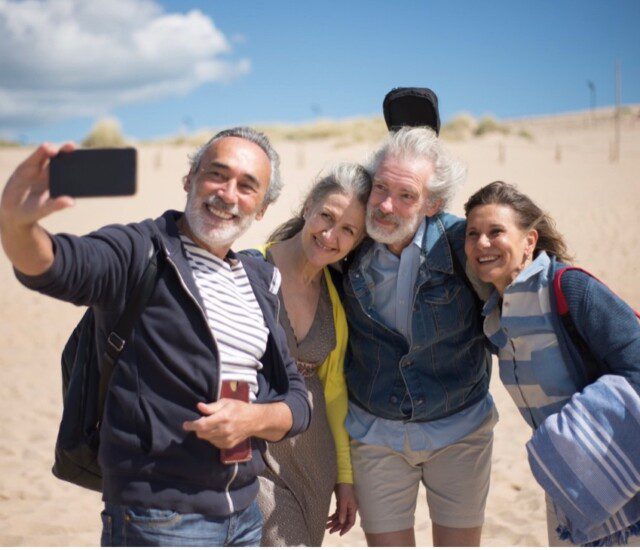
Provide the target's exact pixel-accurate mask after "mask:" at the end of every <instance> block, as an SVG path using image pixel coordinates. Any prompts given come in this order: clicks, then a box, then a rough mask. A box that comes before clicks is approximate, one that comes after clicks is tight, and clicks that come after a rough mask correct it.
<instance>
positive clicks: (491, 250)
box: [464, 204, 538, 294]
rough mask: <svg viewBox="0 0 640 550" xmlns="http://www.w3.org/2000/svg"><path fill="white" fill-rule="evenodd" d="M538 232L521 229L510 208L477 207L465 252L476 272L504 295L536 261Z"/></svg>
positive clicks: (470, 217) (469, 225)
mask: <svg viewBox="0 0 640 550" xmlns="http://www.w3.org/2000/svg"><path fill="white" fill-rule="evenodd" d="M537 241H538V232H537V231H536V230H535V229H529V230H526V229H521V228H520V226H519V225H518V223H517V218H516V213H515V211H514V210H513V208H511V207H510V206H506V205H502V204H485V205H482V206H476V207H475V208H474V209H473V210H471V212H469V215H468V217H467V232H466V238H465V244H464V250H465V253H466V255H467V261H468V262H469V265H470V267H471V269H472V270H473V272H474V273H475V274H476V275H477V276H478V277H479V278H480V280H482V281H484V282H485V283H492V284H493V285H494V286H495V287H496V288H497V289H498V292H500V294H503V293H504V290H505V288H507V286H509V284H511V282H513V280H514V279H515V278H516V277H517V276H518V273H520V272H521V271H522V270H523V269H524V268H525V267H526V266H527V265H528V264H529V263H531V261H532V259H533V251H534V249H535V246H536V243H537Z"/></svg>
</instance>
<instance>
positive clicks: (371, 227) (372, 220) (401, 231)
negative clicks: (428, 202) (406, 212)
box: [366, 208, 423, 244]
mask: <svg viewBox="0 0 640 550" xmlns="http://www.w3.org/2000/svg"><path fill="white" fill-rule="evenodd" d="M377 217H378V218H383V219H385V220H389V221H392V222H394V223H395V224H397V226H396V228H395V229H391V230H389V229H385V228H383V227H380V225H378V224H377V223H376V218H377ZM422 217H423V215H422V214H421V213H420V212H418V213H416V214H415V216H413V217H412V218H410V219H408V220H405V219H403V218H401V217H399V216H394V215H393V214H387V215H384V214H382V213H381V212H380V211H379V210H378V209H377V208H367V217H366V224H367V233H368V234H369V237H371V238H372V239H373V240H374V241H376V242H379V243H382V244H395V243H400V242H404V241H407V240H411V238H412V237H413V236H414V235H415V233H416V231H417V230H418V226H419V225H420V222H421V221H422Z"/></svg>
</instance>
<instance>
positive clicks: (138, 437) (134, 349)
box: [0, 128, 311, 546]
mask: <svg viewBox="0 0 640 550" xmlns="http://www.w3.org/2000/svg"><path fill="white" fill-rule="evenodd" d="M72 149H73V146H72V145H71V144H67V145H65V146H63V147H62V150H64V151H70V150H72ZM57 153H58V149H57V148H56V147H53V146H51V145H48V144H44V145H42V146H40V147H39V148H38V149H37V150H36V151H35V152H34V153H33V154H32V155H31V156H30V157H29V158H27V159H26V160H25V161H24V162H23V163H22V164H21V165H20V166H18V168H17V169H16V170H15V172H14V173H13V175H12V176H11V178H10V179H9V181H8V183H7V185H6V187H5V189H4V192H3V195H2V200H1V202H0V232H1V236H2V245H3V248H4V250H5V252H6V254H7V256H8V257H9V259H10V260H11V262H12V263H13V266H14V268H15V271H16V276H17V277H18V279H19V280H20V281H21V282H22V283H23V284H24V285H25V286H27V287H28V288H31V289H33V290H37V291H39V292H41V293H43V294H46V295H48V296H52V297H54V298H58V299H61V300H65V301H68V302H72V303H74V304H84V305H87V306H90V307H92V308H93V309H94V315H95V322H96V326H97V331H96V332H97V334H109V333H110V332H111V330H112V328H113V326H114V324H115V321H116V320H117V319H118V317H119V316H120V314H121V312H122V311H123V310H124V306H125V304H126V301H127V298H128V296H129V295H130V293H131V291H132V289H133V288H135V286H136V284H137V282H138V281H139V280H140V278H141V275H142V273H143V272H144V270H145V267H146V265H147V263H148V258H149V250H150V248H151V246H152V244H151V243H152V242H153V241H155V242H156V243H158V244H157V246H158V247H159V261H160V262H161V264H163V268H162V269H161V270H160V275H159V278H158V281H157V283H156V286H155V290H154V292H153V295H152V296H151V298H150V300H149V303H148V305H147V306H146V308H145V310H144V311H143V313H142V315H141V316H140V318H139V320H138V322H137V323H136V325H135V327H134V330H133V335H132V337H131V338H130V339H129V341H128V342H127V343H126V345H125V346H124V349H123V350H122V353H121V355H120V358H119V361H118V365H117V368H116V369H115V371H114V374H113V376H112V378H111V383H110V386H109V390H108V395H107V399H106V403H105V410H104V416H103V421H102V424H101V429H100V452H99V462H100V465H101V468H102V474H103V500H104V502H105V509H104V512H103V513H102V522H103V531H102V541H101V542H102V545H103V546H185V545H186V546H259V544H260V539H261V531H262V517H261V515H260V511H259V509H258V507H257V504H256V503H255V497H256V495H257V492H258V488H259V482H258V479H257V475H258V474H259V473H260V472H261V471H262V470H263V469H264V462H263V461H262V454H261V452H260V451H262V450H263V449H264V446H265V440H269V441H277V440H279V439H282V438H283V437H285V436H293V435H295V434H297V433H300V432H302V431H304V430H305V429H306V428H307V426H308V424H309V419H310V412H311V410H310V404H309V402H308V399H307V391H306V388H305V384H304V381H303V380H302V378H301V377H300V375H299V374H298V369H297V367H296V364H295V362H294V361H293V360H292V359H291V357H290V355H289V352H288V348H287V340H286V337H285V335H284V333H283V331H282V329H281V328H280V325H279V323H278V319H277V311H278V298H277V293H278V287H279V284H280V276H279V273H278V272H277V270H275V269H274V268H273V267H271V265H270V264H269V263H267V262H265V261H264V260H262V259H257V258H255V257H252V256H245V255H243V254H235V253H234V252H233V251H232V250H231V245H232V244H233V242H234V241H235V240H236V239H237V238H238V237H239V236H240V235H241V234H242V233H243V232H244V231H245V230H246V229H247V228H248V227H249V226H250V224H251V223H252V221H253V220H255V219H257V220H259V219H260V218H262V216H263V215H264V212H265V210H266V208H267V207H268V205H269V204H270V203H271V202H273V201H274V200H276V198H277V197H278V195H279V193H280V190H281V187H282V183H281V180H280V173H279V157H278V154H277V153H276V152H275V151H274V150H273V148H272V147H271V145H270V143H269V141H268V139H267V138H266V137H265V136H264V135H262V134H260V133H258V132H256V131H254V130H252V129H250V128H233V129H230V130H225V131H223V132H220V133H219V134H217V135H216V136H214V137H213V138H212V139H211V140H210V141H209V142H208V143H207V144H205V145H204V146H203V147H202V148H201V149H200V150H199V151H198V152H197V153H196V155H195V156H194V157H193V159H192V164H191V169H190V171H189V174H188V175H187V176H185V178H184V188H185V190H186V191H187V192H188V198H187V205H186V209H185V212H184V214H183V213H181V212H176V211H168V212H165V213H164V214H163V215H162V216H161V217H160V218H157V219H156V220H146V221H143V222H141V223H133V224H130V225H126V226H122V225H113V226H108V227H105V228H103V229H100V230H98V231H96V232H94V233H91V234H89V235H86V236H84V237H77V236H74V235H68V234H58V235H50V234H49V233H48V232H47V231H46V230H45V229H44V228H43V227H42V226H41V225H40V224H39V220H40V219H42V218H44V217H46V216H47V215H49V214H50V213H52V212H54V211H56V210H61V209H64V208H67V207H70V206H72V205H73V199H72V198H71V197H59V198H55V199H54V198H51V197H50V196H49V176H48V165H49V160H50V159H51V158H52V157H53V156H55V155H56V154H57ZM90 183H91V182H87V185H90ZM225 381H227V382H228V383H238V382H246V383H247V384H248V388H249V396H250V399H249V403H245V402H243V401H240V400H235V399H226V398H220V397H219V391H220V390H219V389H220V387H221V385H222V384H223V382H225ZM247 438H251V442H252V446H253V449H254V450H253V453H252V454H251V458H250V459H249V460H248V461H245V462H235V463H233V464H225V463H223V462H222V460H221V452H220V451H221V450H222V449H231V448H233V447H235V446H236V445H237V444H238V443H241V442H243V441H244V440H246V439H247Z"/></svg>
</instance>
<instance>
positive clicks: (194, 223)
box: [184, 185, 257, 248]
mask: <svg viewBox="0 0 640 550" xmlns="http://www.w3.org/2000/svg"><path fill="white" fill-rule="evenodd" d="M204 202H205V203H207V204H209V205H211V206H213V207H214V208H215V209H216V210H222V211H223V212H227V213H229V214H233V215H234V216H238V215H239V214H240V209H239V208H238V205H236V206H234V207H232V208H229V206H227V205H226V204H225V203H224V202H223V201H222V200H220V199H219V198H218V197H217V196H215V195H211V196H209V197H208V198H207V199H206V200H205V201H204ZM256 214H257V213H253V214H251V215H247V216H244V217H242V218H233V219H231V220H228V221H222V220H221V221H220V222H219V223H218V224H217V225H216V226H212V220H211V219H210V218H209V217H208V216H207V214H205V213H204V212H202V202H201V201H200V200H198V199H197V198H196V194H195V186H194V185H192V186H191V188H190V189H189V193H188V195H187V205H186V207H185V211H184V215H185V217H186V220H187V223H188V224H189V228H190V229H191V231H192V232H193V234H194V235H195V236H196V237H197V238H198V239H199V240H201V241H202V242H203V243H205V244H206V245H207V246H210V247H211V248H217V247H219V246H231V245H232V244H233V243H234V242H235V241H236V240H237V239H238V238H239V237H240V236H241V235H242V234H243V233H245V232H246V231H247V229H249V227H250V226H251V224H252V223H253V221H254V220H255V219H256Z"/></svg>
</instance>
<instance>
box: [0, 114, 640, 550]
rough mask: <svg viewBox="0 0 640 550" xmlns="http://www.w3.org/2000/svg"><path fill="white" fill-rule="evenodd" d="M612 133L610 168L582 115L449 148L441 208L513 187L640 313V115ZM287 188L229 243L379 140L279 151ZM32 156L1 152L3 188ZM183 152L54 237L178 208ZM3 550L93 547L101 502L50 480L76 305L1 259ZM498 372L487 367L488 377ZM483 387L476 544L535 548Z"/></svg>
mask: <svg viewBox="0 0 640 550" xmlns="http://www.w3.org/2000/svg"><path fill="white" fill-rule="evenodd" d="M633 111H634V113H636V114H635V115H634V117H627V118H625V120H624V124H623V125H622V129H621V150H620V158H619V160H618V162H613V163H612V162H610V158H609V157H610V144H611V141H612V140H613V129H612V123H611V121H610V120H608V119H604V118H603V119H602V120H598V121H596V122H590V121H589V119H588V114H587V113H575V114H571V115H566V116H565V117H547V118H539V119H528V120H523V121H520V122H518V123H514V124H515V125H516V127H517V126H518V125H520V126H522V127H523V128H527V130H528V131H529V133H530V134H531V135H532V136H533V139H529V138H526V137H522V136H518V135H516V134H515V133H514V134H511V135H500V134H491V135H486V136H483V137H479V138H473V139H468V140H462V141H452V142H449V146H450V148H451V149H452V150H453V151H454V152H455V153H456V154H457V155H458V156H460V157H461V158H462V159H463V160H465V162H466V163H467V164H468V167H469V177H468V180H467V184H466V185H465V187H464V188H463V190H462V192H461V193H460V195H459V196H458V197H457V198H456V200H455V202H454V204H453V206H452V208H451V211H452V212H453V213H454V214H458V215H462V204H463V203H464V201H465V200H466V198H467V197H468V196H469V195H470V194H471V193H472V192H473V191H475V190H476V189H478V188H479V187H481V186H483V185H485V184H487V183H489V182H491V181H493V180H496V179H501V180H505V181H507V182H510V183H516V184H518V186H519V187H520V188H521V189H522V190H523V191H524V192H526V193H528V194H529V195H530V196H532V197H533V198H534V200H536V201H537V202H538V203H539V204H540V205H542V206H543V207H544V208H546V209H547V210H548V211H549V212H550V213H551V215H552V216H553V217H554V218H555V220H556V221H557V224H558V227H559V229H560V231H561V232H562V233H564V235H565V236H566V238H567V241H568V244H569V247H570V249H571V251H572V252H573V253H574V254H575V258H576V264H578V265H580V266H583V267H585V268H587V269H589V270H590V271H591V272H592V273H594V274H595V275H596V276H598V277H599V278H601V279H602V280H604V281H605V282H606V283H607V284H608V285H609V286H610V287H611V288H612V289H614V290H615V291H616V292H617V293H619V295H620V296H621V297H622V298H624V299H625V300H627V301H628V302H629V303H630V304H631V305H632V306H633V307H634V308H636V309H640V285H639V284H638V273H640V255H639V254H638V249H639V248H640V222H639V221H638V220H639V216H640V184H639V182H638V177H639V176H638V174H640V118H638V115H637V113H638V107H637V106H634V107H633ZM275 146H276V148H277V149H278V151H279V152H280V154H281V156H282V163H283V166H282V170H283V176H284V179H285V189H284V192H283V194H282V196H281V198H280V199H279V201H278V202H277V203H276V204H275V205H272V206H271V207H270V208H269V209H268V211H267V214H266V216H265V218H264V220H263V221H261V222H257V223H255V224H254V225H253V226H252V228H251V229H250V230H249V232H248V233H247V234H246V235H244V236H243V237H242V238H241V240H240V241H239V242H238V243H237V246H236V247H235V248H237V249H240V248H244V247H249V246H255V245H258V244H260V243H261V242H262V240H263V239H264V238H265V237H266V235H267V234H268V232H269V231H270V230H271V229H272V228H273V227H275V226H276V225H277V224H278V223H280V222H282V221H283V220H285V219H286V218H287V217H288V216H289V215H290V214H291V212H292V211H293V209H294V208H296V207H297V205H298V203H299V200H300V197H301V196H303V194H304V191H305V189H306V187H307V186H308V184H309V183H310V182H311V181H312V180H313V178H314V177H315V176H316V175H317V174H318V173H319V172H320V171H321V170H322V168H323V167H326V166H328V165H329V164H330V163H332V162H334V161H341V160H351V161H363V160H364V159H365V158H366V155H367V153H368V152H369V151H371V150H372V149H373V148H374V147H375V142H371V141H367V140H365V141H356V142H351V143H344V140H342V141H341V142H340V143H338V141H337V140H335V139H324V140H309V141H299V142H292V141H276V142H275ZM29 151H30V149H28V148H4V149H0V182H2V185H4V182H5V181H6V180H7V178H8V176H9V174H10V173H11V172H12V170H13V168H14V167H15V166H16V165H17V164H18V163H19V162H20V160H22V159H23V158H24V157H25V156H26V155H27V154H28V152H29ZM190 152H192V148H190V147H186V146H169V145H144V146H140V147H139V172H138V176H139V192H138V194H137V195H136V197H134V198H117V199H85V200H79V201H78V202H77V205H76V206H75V207H74V208H72V209H70V210H67V211H64V212H61V213H57V214H55V215H53V216H51V217H50V218H48V219H47V220H46V221H45V224H44V225H45V226H46V228H47V229H48V230H50V231H52V232H58V231H66V232H72V233H77V234H83V233H86V232H88V231H90V230H92V229H96V228H98V227H101V226H103V225H106V224H109V223H120V222H131V221H138V220H141V219H144V218H149V217H156V216H158V215H159V214H160V213H162V212H163V211H164V210H166V209H168V208H175V209H182V207H183V206H184V201H185V195H184V191H183V190H182V185H181V178H182V176H183V175H184V174H185V173H186V172H187V169H188V168H187V167H188V162H187V155H188V154H189V153H190ZM0 311H1V312H2V313H1V315H0V376H1V380H2V383H1V384H0V429H1V431H2V434H3V437H2V439H1V440H0V545H3V546H41V545H45V546H95V545H98V543H99V538H100V518H99V513H100V510H101V501H100V496H99V495H98V494H97V493H92V492H90V491H86V490H83V489H79V488H76V487H75V486H72V485H69V484H67V483H63V482H61V481H58V480H57V479H55V478H54V477H53V475H52V474H51V472H50V469H51V464H52V458H53V449H54V442H55V436H56V432H57V426H58V423H59V418H60V413H61V377H60V367H59V356H60V352H61V350H62V347H63V345H64V342H65V341H66V339H67V337H68V335H69V334H70V332H71V330H72V329H73V327H74V326H75V323H76V322H77V321H78V320H79V318H80V316H81V314H82V312H83V309H81V308H76V307H74V306H72V305H69V304H64V303H61V302H57V301H54V300H52V299H49V298H45V297H42V296H40V295H37V294H35V293H33V292H30V291H27V290H26V289H24V288H23V287H21V286H20V285H19V284H18V282H17V281H16V280H15V278H14V276H13V273H12V269H11V266H10V264H9V262H8V261H7V259H6V258H5V257H4V255H0ZM496 373H497V371H496V370H495V369H494V374H496ZM491 390H492V393H493V396H494V398H495V401H496V404H497V407H498V410H499V413H500V421H499V423H498V425H497V426H496V430H495V446H494V453H493V469H492V480H491V489H490V493H489V500H488V503H487V511H486V522H485V526H484V531H483V537H482V544H483V545H486V546H544V545H546V543H547V538H546V525H545V512H544V498H543V493H542V491H541V490H540V489H539V488H538V486H537V485H536V483H535V482H534V480H533V478H532V476H531V474H530V472H529V468H528V464H527V460H526V452H525V449H524V444H525V442H526V441H527V440H528V438H529V437H530V432H529V429H528V428H527V425H526V424H525V422H524V421H523V420H522V419H521V418H520V416H519V414H518V413H517V410H516V409H515V407H514V405H513V404H512V403H511V401H510V398H509V397H508V395H507V394H506V392H505V391H504V389H503V388H502V386H501V384H500V381H499V379H498V377H497V375H495V376H494V378H493V380H492V386H491ZM416 532H417V542H418V544H419V545H430V544H431V535H430V525H429V518H428V512H427V509H426V502H425V497H424V491H421V494H420V497H419V503H418V509H417V512H416ZM324 544H325V545H326V546H364V545H365V541H364V536H363V533H362V530H361V529H360V527H359V524H356V526H355V527H354V528H353V529H352V530H351V532H349V533H348V534H347V535H345V536H344V537H342V538H340V537H338V536H335V535H334V536H327V537H326V538H325V542H324Z"/></svg>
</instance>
